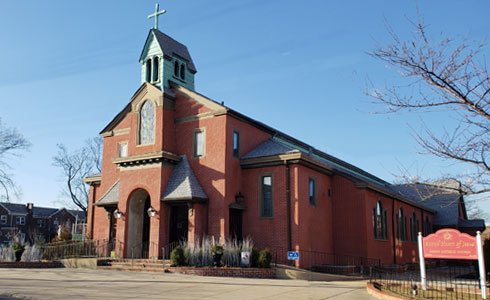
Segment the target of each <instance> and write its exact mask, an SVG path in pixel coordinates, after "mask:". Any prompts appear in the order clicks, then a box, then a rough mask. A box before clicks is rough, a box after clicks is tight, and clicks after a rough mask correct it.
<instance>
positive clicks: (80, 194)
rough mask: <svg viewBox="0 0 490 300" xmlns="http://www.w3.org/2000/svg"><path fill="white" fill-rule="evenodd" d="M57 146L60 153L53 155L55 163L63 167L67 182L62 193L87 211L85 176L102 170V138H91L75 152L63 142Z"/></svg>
mask: <svg viewBox="0 0 490 300" xmlns="http://www.w3.org/2000/svg"><path fill="white" fill-rule="evenodd" d="M57 146H58V154H57V155H56V156H55V157H53V165H54V166H56V167H59V168H61V170H62V176H63V180H64V181H65V183H66V185H65V186H64V188H63V190H62V195H63V196H64V198H65V199H69V200H70V201H71V202H72V203H73V204H75V205H76V206H77V207H78V208H80V209H81V210H82V211H84V212H85V213H86V212H87V205H88V187H87V185H86V184H85V183H84V182H83V178H85V177H87V176H89V175H93V174H95V173H98V172H100V171H101V155H102V154H101V153H102V139H101V138H99V137H95V138H92V139H89V140H87V141H86V143H85V146H83V147H82V148H80V149H78V150H76V151H73V152H69V151H68V150H67V149H66V147H65V146H64V145H62V144H58V145H57Z"/></svg>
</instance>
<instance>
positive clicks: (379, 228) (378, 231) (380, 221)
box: [373, 201, 388, 240]
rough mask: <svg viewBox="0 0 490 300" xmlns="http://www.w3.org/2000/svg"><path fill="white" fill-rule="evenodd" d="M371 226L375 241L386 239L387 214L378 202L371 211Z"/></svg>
mask: <svg viewBox="0 0 490 300" xmlns="http://www.w3.org/2000/svg"><path fill="white" fill-rule="evenodd" d="M373 226H374V238H375V239H379V240H386V239H388V214H387V211H386V210H383V204H382V203H381V201H378V202H377V203H376V206H375V207H374V209H373Z"/></svg>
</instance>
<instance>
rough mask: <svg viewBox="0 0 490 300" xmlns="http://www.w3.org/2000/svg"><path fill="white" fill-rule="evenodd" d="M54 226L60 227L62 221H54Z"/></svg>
mask: <svg viewBox="0 0 490 300" xmlns="http://www.w3.org/2000/svg"><path fill="white" fill-rule="evenodd" d="M53 224H54V226H56V227H58V226H59V225H60V221H58V219H56V220H54V221H53Z"/></svg>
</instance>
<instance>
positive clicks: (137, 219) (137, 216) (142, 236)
mask: <svg viewBox="0 0 490 300" xmlns="http://www.w3.org/2000/svg"><path fill="white" fill-rule="evenodd" d="M150 205H151V202H150V195H149V193H148V192H147V191H146V190H144V189H137V190H135V191H133V192H132V193H131V194H130V196H129V200H128V208H127V210H126V211H127V219H128V221H127V225H126V226H127V232H128V233H127V236H126V237H127V239H126V245H127V248H126V257H130V258H147V257H148V254H149V253H148V249H149V238H150V217H149V216H148V214H147V210H148V208H149V207H150Z"/></svg>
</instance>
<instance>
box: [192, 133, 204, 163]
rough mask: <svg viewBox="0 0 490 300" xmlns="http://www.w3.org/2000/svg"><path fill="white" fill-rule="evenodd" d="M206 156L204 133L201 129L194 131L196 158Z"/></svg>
mask: <svg viewBox="0 0 490 300" xmlns="http://www.w3.org/2000/svg"><path fill="white" fill-rule="evenodd" d="M203 155H204V132H203V131H202V130H201V129H196V131H194V157H201V156H203Z"/></svg>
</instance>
